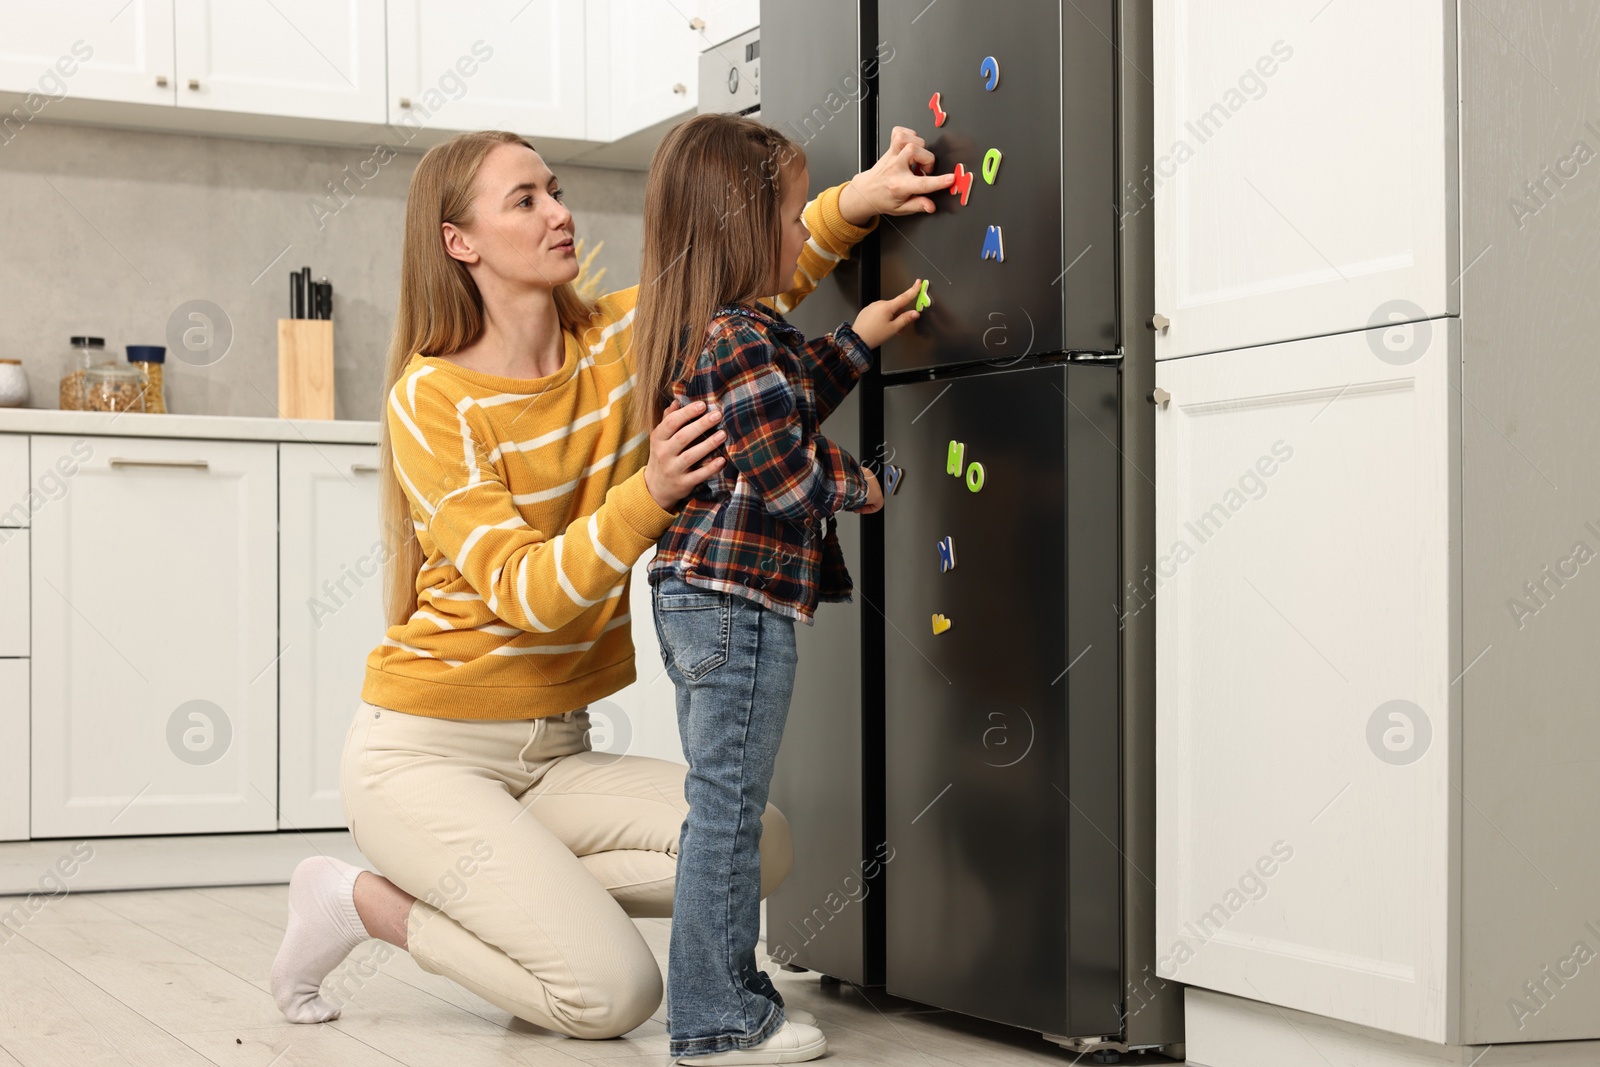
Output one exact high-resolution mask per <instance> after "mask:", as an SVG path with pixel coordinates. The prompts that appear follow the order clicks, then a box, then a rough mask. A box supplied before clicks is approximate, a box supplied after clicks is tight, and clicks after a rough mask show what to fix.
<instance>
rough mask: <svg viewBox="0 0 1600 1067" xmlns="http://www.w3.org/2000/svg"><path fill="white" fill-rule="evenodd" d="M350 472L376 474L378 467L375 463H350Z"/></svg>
mask: <svg viewBox="0 0 1600 1067" xmlns="http://www.w3.org/2000/svg"><path fill="white" fill-rule="evenodd" d="M350 473H351V474H377V473H378V467H377V464H375V463H352V464H350Z"/></svg>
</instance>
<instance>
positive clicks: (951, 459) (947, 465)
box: [944, 441, 967, 478]
mask: <svg viewBox="0 0 1600 1067" xmlns="http://www.w3.org/2000/svg"><path fill="white" fill-rule="evenodd" d="M966 457H967V446H966V445H964V444H962V443H961V442H960V441H951V442H950V452H949V454H948V455H946V456H945V461H944V472H945V473H946V474H953V475H955V476H956V477H957V478H959V477H961V467H962V464H964V463H965V462H966Z"/></svg>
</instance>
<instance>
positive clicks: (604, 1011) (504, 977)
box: [340, 704, 793, 1038]
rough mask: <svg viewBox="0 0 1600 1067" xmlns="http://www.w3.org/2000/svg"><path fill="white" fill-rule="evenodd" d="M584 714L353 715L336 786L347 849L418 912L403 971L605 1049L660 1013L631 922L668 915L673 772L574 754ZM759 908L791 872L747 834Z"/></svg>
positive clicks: (769, 815)
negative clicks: (755, 852) (350, 841)
mask: <svg viewBox="0 0 1600 1067" xmlns="http://www.w3.org/2000/svg"><path fill="white" fill-rule="evenodd" d="M588 733H589V715H588V712H587V711H583V710H579V711H574V712H568V713H566V714H565V715H559V716H554V717H552V718H546V719H518V720H511V721H494V720H463V719H435V718H429V717H426V716H421V715H407V714H404V713H401V712H396V711H389V710H387V709H384V708H377V707H374V706H372V705H370V704H362V705H361V707H360V709H359V710H357V712H356V717H355V721H354V722H353V723H352V724H351V726H350V733H349V736H348V737H347V738H346V741H345V749H344V760H343V764H342V766H341V768H340V784H341V791H342V794H343V798H344V809H345V818H346V820H347V823H348V825H349V827H350V832H351V834H352V836H353V837H354V838H355V841H356V846H357V847H358V848H360V849H361V851H362V853H363V854H365V855H366V857H367V858H368V859H369V860H371V861H372V863H373V864H374V865H375V866H376V867H377V869H378V871H379V872H380V873H382V874H383V875H384V876H385V877H386V878H388V879H389V880H390V881H391V882H393V883H394V884H395V885H397V886H399V887H400V888H401V889H403V890H405V891H406V892H407V893H410V894H411V895H412V896H414V897H416V898H417V901H416V903H414V904H413V905H412V906H411V912H410V914H409V916H408V917H407V923H406V927H407V937H408V939H409V941H410V945H409V948H410V952H411V955H412V957H413V958H414V959H415V960H416V961H417V963H418V964H419V965H420V966H421V967H422V969H423V970H426V971H431V972H432V973H434V974H442V975H445V976H447V977H449V978H452V979H454V980H455V981H456V982H459V983H460V984H461V985H463V986H465V987H466V988H467V989H470V990H471V991H472V992H474V993H476V994H478V995H479V996H480V997H483V998H484V999H485V1000H487V1001H489V1002H490V1003H492V1004H494V1005H496V1006H498V1007H500V1008H503V1009H504V1010H506V1011H509V1012H511V1013H512V1014H514V1015H516V1016H518V1017H519V1018H522V1019H526V1020H528V1021H529V1022H531V1023H535V1024H537V1025H539V1026H543V1027H546V1028H548V1029H551V1030H556V1031H559V1032H561V1033H564V1034H568V1035H570V1036H572V1037H582V1038H606V1037H616V1036H618V1035H620V1034H625V1033H627V1032H628V1031H630V1030H632V1029H634V1028H635V1027H636V1026H638V1025H639V1024H640V1023H642V1022H644V1021H645V1020H646V1019H648V1018H649V1017H650V1015H651V1014H652V1013H653V1012H654V1011H655V1010H656V1008H657V1007H658V1006H659V1005H660V1003H661V989H662V987H661V971H660V968H658V967H657V965H656V961H655V957H654V955H653V954H652V953H651V951H650V948H649V946H648V945H646V944H645V941H644V939H643V938H642V937H641V936H640V935H639V931H638V929H637V928H636V927H635V926H634V925H633V922H632V921H631V920H630V918H629V916H640V917H644V916H666V915H671V914H672V891H673V882H674V872H675V869H676V866H677V854H678V833H679V831H680V829H681V828H682V825H683V818H684V814H685V812H686V811H687V805H685V803H684V799H683V779H684V774H685V770H686V769H685V768H684V767H683V766H682V765H680V764H676V763H669V762H666V761H665V760H657V759H648V758H645V757H642V756H613V755H609V754H603V753H598V752H591V751H589V739H588ZM762 826H763V828H764V829H763V836H762V839H761V895H762V896H763V897H764V896H766V895H767V893H768V892H769V891H770V890H771V889H772V888H773V887H774V886H776V885H777V884H778V883H779V882H781V881H782V880H783V879H784V877H785V876H786V875H787V874H788V873H789V869H790V867H791V865H792V864H793V848H792V845H791V842H790V838H789V825H788V823H787V822H786V821H785V820H784V818H783V816H782V815H781V814H780V813H779V812H778V810H777V809H776V808H773V807H772V806H770V805H769V806H768V807H767V811H766V815H765V817H764V818H763V820H762Z"/></svg>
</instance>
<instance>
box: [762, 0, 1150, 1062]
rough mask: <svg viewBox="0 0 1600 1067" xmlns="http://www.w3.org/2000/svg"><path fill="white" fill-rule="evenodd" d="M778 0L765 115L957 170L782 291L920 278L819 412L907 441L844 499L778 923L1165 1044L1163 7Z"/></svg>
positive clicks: (862, 160)
mask: <svg viewBox="0 0 1600 1067" xmlns="http://www.w3.org/2000/svg"><path fill="white" fill-rule="evenodd" d="M762 15H763V25H762V37H763V45H762V55H763V60H762V62H763V74H762V79H763V86H764V88H763V102H762V118H763V120H764V121H766V122H768V123H770V124H772V125H774V126H777V127H778V128H780V129H782V130H784V131H785V132H786V133H788V134H789V135H790V136H792V137H795V138H796V139H797V140H800V141H802V143H803V144H804V146H805V148H806V151H807V153H808V156H809V157H810V159H811V174H812V189H813V191H817V190H820V189H821V188H823V187H824V186H826V185H828V184H832V183H835V182H837V181H840V180H843V179H845V178H848V177H849V176H850V174H851V173H852V172H853V171H855V170H858V169H861V168H863V167H866V166H869V165H871V163H872V162H873V161H874V160H875V159H876V158H877V156H878V154H879V153H880V152H881V151H882V150H884V149H885V148H887V146H888V145H889V143H890V138H891V136H892V132H893V129H894V128H895V127H896V126H908V127H911V128H913V129H915V130H916V131H917V133H918V134H920V135H921V136H922V137H924V138H925V140H926V141H927V143H928V145H929V147H930V148H931V149H932V150H933V152H934V154H935V157H936V162H935V165H934V167H933V172H934V173H939V174H944V173H950V172H952V171H956V172H957V173H958V174H959V175H960V176H961V177H960V178H959V181H958V186H957V188H956V189H955V190H954V191H952V192H949V193H939V194H935V197H934V199H935V202H936V204H937V211H936V212H935V213H934V214H931V215H917V216H912V217H898V218H889V217H885V218H883V219H881V220H880V223H879V226H878V228H877V232H876V233H875V234H874V235H873V238H872V239H871V240H869V242H868V243H866V244H865V245H863V246H862V248H861V250H860V251H859V253H858V255H857V257H856V259H855V260H853V261H852V263H851V264H850V265H849V267H848V270H847V271H845V272H842V273H841V274H840V275H839V276H838V277H837V278H834V279H829V281H828V282H826V283H825V284H824V287H823V289H822V290H819V293H818V294H817V295H816V296H814V297H813V298H812V299H811V300H808V301H807V302H806V303H805V304H804V305H802V307H801V308H800V309H798V310H797V311H796V312H795V313H793V314H792V315H791V316H790V317H791V319H792V320H793V321H795V322H796V323H797V324H799V325H801V328H802V329H803V330H804V331H805V332H806V333H807V334H808V335H809V334H812V333H815V332H820V331H824V330H828V329H831V328H833V326H834V325H836V324H837V323H838V321H840V320H841V319H849V318H852V317H853V315H854V314H855V311H856V309H858V308H859V307H860V306H861V305H862V304H864V303H865V302H867V301H869V300H871V299H875V298H876V297H877V296H879V295H880V294H893V293H897V292H899V291H901V290H903V289H905V288H906V287H907V286H909V285H910V284H911V283H912V282H913V280H915V279H922V280H925V281H926V283H927V288H926V294H927V297H928V302H927V303H926V307H925V310H924V312H923V315H922V317H921V319H920V321H919V322H917V323H916V324H915V325H914V326H913V327H912V328H911V329H909V330H907V331H906V332H905V333H903V334H902V335H901V336H900V337H898V338H896V339H895V340H892V341H890V342H889V343H887V344H886V345H884V347H883V348H882V350H881V351H880V352H879V353H878V359H877V368H876V371H875V372H874V373H873V374H871V375H869V377H868V379H867V380H866V381H865V382H864V383H863V385H862V387H861V388H860V389H858V391H857V395H856V401H855V406H853V407H852V408H851V409H850V410H849V411H848V412H847V411H845V410H841V411H840V412H839V413H836V414H835V415H834V417H833V420H832V421H830V424H829V426H828V429H829V431H830V432H831V434H832V435H833V436H834V438H835V439H836V440H840V441H841V442H846V443H847V444H846V447H852V446H853V451H855V454H856V455H857V456H859V457H861V458H862V459H865V460H868V461H871V462H872V463H873V464H874V465H875V466H877V465H880V464H888V465H892V466H893V467H895V468H896V469H897V470H899V471H900V472H903V473H902V475H901V479H900V481H899V484H898V489H897V491H896V492H895V493H894V494H893V495H892V496H891V497H889V499H888V501H887V503H886V506H885V508H884V511H883V513H882V515H881V516H877V517H869V518H866V519H862V520H853V519H849V518H846V519H845V520H844V521H842V522H841V526H840V529H841V533H847V532H848V531H851V530H852V529H853V532H854V537H853V538H852V537H850V536H849V535H848V533H847V539H846V550H847V555H848V557H849V563H850V566H851V570H852V573H853V574H854V576H855V578H856V583H857V588H858V595H857V598H856V601H855V603H854V604H852V605H850V606H849V607H847V608H824V609H823V610H822V611H821V612H819V614H818V619H817V626H816V628H815V629H814V630H812V631H809V632H808V633H806V634H805V635H803V637H802V650H801V667H800V677H801V681H800V683H799V686H798V687H797V694H796V700H795V704H794V707H793V710H792V712H791V715H790V719H789V723H790V726H789V731H788V734H787V735H786V737H785V741H784V748H783V753H782V756H781V757H780V761H779V771H778V776H777V779H776V780H775V782H774V787H773V799H774V803H776V804H777V805H778V806H779V807H780V808H782V809H783V810H784V811H785V813H786V814H787V815H788V816H789V818H790V822H791V825H792V827H793V830H794V837H795V841H796V869H795V874H794V875H793V876H791V878H790V880H789V882H788V883H786V884H785V885H784V886H783V887H782V888H781V889H780V890H779V891H778V892H777V893H775V894H774V895H773V897H772V899H771V900H770V901H769V903H768V946H769V951H771V950H772V949H773V947H774V946H775V945H778V946H782V949H783V957H780V958H786V959H787V962H789V963H790V964H791V966H793V967H802V968H807V969H810V970H815V971H820V972H822V973H823V974H824V975H829V976H833V977H836V978H843V979H847V980H850V981H854V982H867V983H869V984H875V983H877V982H880V981H881V982H882V983H883V984H884V986H885V987H886V989H887V990H888V992H890V993H892V994H895V995H898V996H901V997H905V998H907V999H910V1000H914V1001H919V1002H921V1003H925V1004H929V1005H934V1006H937V1007H941V1008H946V1009H950V1010H953V1011H958V1012H962V1013H966V1014H969V1015H973V1016H978V1017H982V1018H986V1019H990V1020H994V1021H997V1022H1001V1023H1006V1024H1010V1025H1014V1026H1019V1027H1025V1028H1028V1029H1032V1030H1037V1031H1039V1032H1040V1033H1042V1034H1045V1035H1047V1036H1049V1037H1051V1038H1053V1039H1055V1040H1058V1041H1060V1042H1061V1043H1062V1044H1065V1045H1067V1046H1068V1047H1070V1048H1074V1049H1078V1050H1081V1051H1087V1050H1090V1049H1127V1048H1130V1047H1133V1048H1139V1047H1156V1046H1167V1047H1168V1048H1169V1051H1170V1050H1174V1049H1177V1047H1178V1046H1177V1045H1176V1044H1175V1042H1177V1041H1179V1040H1181V1018H1180V1012H1179V1010H1178V1007H1177V1004H1178V1000H1179V990H1178V988H1177V987H1176V986H1173V985H1171V984H1169V983H1164V982H1161V981H1160V980H1159V979H1157V978H1155V977H1154V975H1153V971H1152V968H1153V966H1154V960H1155V956H1156V954H1155V951H1154V948H1155V946H1154V944H1153V937H1152V936H1151V932H1150V931H1151V927H1152V921H1153V907H1154V904H1153V901H1154V894H1153V888H1154V887H1153V885H1151V884H1149V883H1148V879H1146V878H1143V877H1142V875H1140V874H1139V873H1138V870H1139V869H1140V868H1141V867H1142V868H1143V869H1149V868H1150V866H1151V856H1152V855H1153V848H1154V842H1153V832H1154V831H1153V827H1154V824H1153V803H1154V779H1153V775H1154V753H1153V741H1152V737H1151V734H1150V727H1149V724H1150V723H1151V722H1152V721H1153V702H1152V701H1151V699H1150V689H1151V686H1152V684H1153V682H1152V680H1153V656H1152V654H1151V649H1150V647H1149V645H1148V637H1147V635H1146V631H1144V630H1143V629H1142V627H1143V626H1144V624H1145V620H1142V619H1141V620H1139V621H1137V622H1136V624H1135V628H1133V629H1131V630H1130V629H1124V628H1123V626H1122V625H1121V623H1120V618H1119V604H1120V603H1121V600H1122V593H1123V588H1122V587H1123V584H1124V581H1123V577H1124V575H1125V574H1132V573H1136V572H1137V571H1138V570H1139V565H1140V563H1141V562H1142V561H1143V560H1144V558H1145V556H1146V555H1148V553H1149V546H1148V544H1147V538H1145V537H1144V535H1143V533H1142V532H1141V531H1142V530H1143V529H1144V527H1145V525H1147V524H1148V523H1149V521H1150V514H1151V506H1152V502H1151V500H1150V497H1149V493H1148V478H1146V477H1145V476H1144V475H1143V474H1142V473H1140V470H1139V468H1140V467H1141V466H1142V467H1143V468H1144V469H1149V465H1150V462H1151V460H1150V458H1149V457H1150V454H1151V452H1153V420H1152V419H1151V418H1150V417H1149V415H1148V414H1147V413H1146V412H1145V411H1144V410H1143V409H1144V407H1146V405H1145V403H1144V394H1145V392H1146V391H1147V390H1148V389H1149V388H1150V384H1149V382H1150V378H1151V373H1152V372H1151V369H1150V368H1151V366H1152V362H1151V361H1152V358H1153V354H1152V352H1151V346H1150V344H1149V340H1148V337H1147V336H1146V332H1145V331H1144V329H1143V327H1142V322H1141V323H1140V325H1139V326H1138V328H1137V330H1136V331H1135V332H1133V333H1132V334H1131V335H1130V331H1129V330H1128V329H1127V328H1126V326H1125V323H1126V321H1127V320H1128V319H1129V318H1130V309H1131V314H1132V316H1136V318H1135V321H1136V322H1139V321H1140V320H1142V319H1144V318H1147V317H1148V316H1149V314H1150V312H1151V309H1150V308H1149V306H1148V305H1149V303H1150V301H1151V300H1152V299H1153V297H1152V296H1151V292H1150V284H1149V278H1148V277H1147V275H1148V270H1149V258H1148V254H1149V250H1148V242H1149V234H1148V221H1149V220H1148V215H1147V214H1146V215H1145V216H1144V217H1137V216H1130V215H1129V214H1127V213H1125V212H1124V211H1123V209H1122V201H1121V198H1120V196H1119V186H1122V185H1124V184H1127V183H1126V182H1125V179H1124V174H1125V172H1127V171H1129V170H1130V169H1133V167H1134V166H1142V165H1143V164H1142V163H1140V162H1139V161H1140V160H1142V159H1143V158H1144V157H1145V156H1147V155H1148V154H1149V153H1148V147H1149V146H1148V143H1147V142H1148V130H1149V122H1148V109H1149V106H1150V101H1149V97H1148V95H1147V92H1146V90H1145V89H1144V88H1141V87H1137V82H1136V79H1143V78H1144V75H1143V74H1142V73H1139V72H1138V71H1137V69H1135V68H1137V67H1145V69H1148V68H1147V65H1146V63H1145V62H1143V61H1140V60H1137V59H1135V60H1130V59H1129V55H1130V54H1132V55H1134V56H1135V57H1138V56H1147V53H1148V51H1149V47H1150V44H1149V10H1148V5H1144V6H1142V7H1139V6H1137V5H1135V6H1134V7H1131V8H1130V7H1128V6H1126V5H1124V4H1123V3H1120V2H1118V0H1017V2H1015V3H1008V4H1006V5H1003V7H996V6H995V5H992V4H984V3H980V2H978V0H938V2H936V3H933V4H929V3H928V2H927V0H860V2H859V3H857V2H849V3H838V2H824V3H820V4H805V5H789V4H778V3H766V4H764V5H763V11H762ZM869 66H870V68H871V70H870V74H866V73H864V71H865V69H866V68H867V67H869ZM844 86H849V87H851V88H852V89H853V90H855V89H858V91H853V92H852V93H851V94H849V95H848V99H847V100H845V101H844V106H843V107H842V108H836V107H835V104H837V103H839V102H840V101H841V97H840V95H839V90H840V89H841V87H844ZM1130 131H1131V132H1132V135H1133V136H1136V137H1139V138H1141V139H1142V142H1141V145H1140V146H1139V147H1138V148H1137V149H1133V148H1130V147H1129V146H1128V144H1127V143H1126V142H1125V141H1124V138H1125V137H1127V136H1129V134H1130ZM852 152H854V153H856V154H854V155H852V154H851V153H852ZM1129 187H1130V188H1131V187H1132V186H1129ZM818 297H820V298H821V299H818ZM1131 389H1137V390H1138V391H1139V392H1138V393H1137V395H1135V396H1134V397H1132V398H1131V399H1130V396H1129V392H1130V390H1131ZM1130 522H1131V523H1133V524H1135V525H1134V526H1132V527H1130V525H1129V524H1130ZM1130 692H1131V693H1132V697H1133V703H1130V700H1129V694H1130ZM845 874H851V875H859V879H858V880H859V884H861V885H862V886H863V887H864V889H865V891H866V895H865V897H864V899H863V900H862V901H861V902H860V906H858V905H857V904H856V903H854V902H852V903H851V904H850V905H849V906H847V907H845V908H844V909H843V911H842V912H840V913H839V914H838V915H837V916H833V915H830V914H829V913H828V910H827V909H819V904H820V903H821V902H823V901H825V900H826V899H827V898H828V895H829V893H830V892H832V893H834V899H838V894H837V889H838V884H837V883H839V881H840V878H841V876H842V875H845ZM869 875H870V877H869ZM1141 879H1142V880H1141Z"/></svg>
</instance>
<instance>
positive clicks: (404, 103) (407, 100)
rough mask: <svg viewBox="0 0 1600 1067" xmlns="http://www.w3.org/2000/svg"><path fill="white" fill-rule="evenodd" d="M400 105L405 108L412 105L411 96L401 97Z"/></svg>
mask: <svg viewBox="0 0 1600 1067" xmlns="http://www.w3.org/2000/svg"><path fill="white" fill-rule="evenodd" d="M400 106H401V107H403V108H409V107H410V106H411V98H410V97H409V96H402V97H401V98H400Z"/></svg>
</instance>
